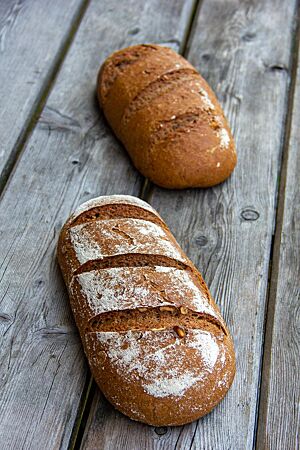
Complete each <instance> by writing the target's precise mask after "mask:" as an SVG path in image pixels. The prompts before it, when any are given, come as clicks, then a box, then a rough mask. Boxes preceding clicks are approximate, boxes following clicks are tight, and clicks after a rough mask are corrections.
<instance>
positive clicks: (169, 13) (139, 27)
mask: <svg viewBox="0 0 300 450" xmlns="http://www.w3.org/2000/svg"><path fill="white" fill-rule="evenodd" d="M160 3H161V2H160V1H159V0H155V1H144V0H130V1H127V2H118V1H117V0H115V1H112V0H105V1H102V2H99V1H97V0H95V1H93V2H91V4H90V6H89V7H88V9H87V11H86V13H85V16H84V18H83V20H82V22H81V25H80V28H79V30H78V32H77V34H76V37H75V40H74V42H73V44H72V46H71V48H70V51H69V53H68V55H67V58H66V60H65V61H64V64H63V66H62V69H61V72H60V73H59V75H58V78H57V80H56V83H55V86H54V89H53V91H52V93H51V94H50V96H49V98H48V100H47V103H46V107H45V108H44V110H43V112H42V115H41V118H40V120H39V121H38V124H37V126H36V128H35V129H34V131H33V133H32V135H31V136H30V138H29V140H28V142H27V144H26V147H25V149H24V152H23V153H22V155H21V157H20V158H19V160H18V162H17V164H16V166H15V171H14V173H13V175H12V176H11V178H10V179H9V182H8V184H7V185H6V189H5V191H4V193H3V196H2V202H1V205H0V216H1V224H0V236H1V239H0V254H1V256H2V263H1V267H0V279H1V284H0V295H1V297H0V298H1V306H0V332H1V348H0V380H1V396H0V439H1V448H3V449H11V448H13V449H19V448H22V449H23V448H25V449H40V448H41V447H42V448H43V449H53V448H67V446H68V443H69V440H70V434H71V431H72V427H73V425H74V420H75V418H76V413H77V409H78V405H79V403H80V396H81V393H82V390H83V386H84V383H85V378H86V363H85V360H84V357H83V352H82V348H81V345H80V342H79V339H78V336H77V333H76V332H75V326H74V323H73V321H72V318H71V312H70V309H69V305H68V303H69V302H68V298H67V295H66V291H65V288H64V286H63V282H62V279H61V276H60V272H59V270H58V267H57V263H56V258H55V247H56V243H57V237H58V233H59V230H60V228H61V226H62V224H63V222H64V221H65V220H66V218H67V216H68V215H69V213H70V211H71V210H72V209H73V208H74V206H75V205H77V204H79V203H80V202H82V201H84V200H86V199H88V198H91V197H94V196H96V195H100V194H105V193H131V194H137V193H138V192H139V190H140V188H141V182H142V178H141V177H140V176H139V174H138V173H137V172H136V171H135V170H134V169H133V167H132V166H131V164H130V162H129V159H128V157H127V156H126V154H125V152H124V151H123V149H122V148H121V146H120V145H119V144H118V143H117V142H116V140H115V138H114V137H113V136H112V134H111V131H110V130H107V128H106V125H105V123H104V122H103V120H101V118H100V115H99V109H98V106H97V102H96V99H95V81H96V75H97V71H98V68H99V65H100V62H101V61H103V60H104V58H105V57H106V56H107V55H108V54H109V53H110V52H112V51H113V50H116V49H118V48H120V47H122V46H124V45H130V44H132V43H137V42H144V41H154V42H164V43H170V44H173V45H175V46H177V48H178V45H179V43H180V42H181V41H182V39H183V37H184V34H185V24H186V23H187V22H188V19H189V16H190V13H191V11H192V5H193V2H192V1H188V2H181V1H180V0H178V1H174V2H172V3H171V2H170V3H169V2H166V3H165V4H164V7H163V8H161V7H160Z"/></svg>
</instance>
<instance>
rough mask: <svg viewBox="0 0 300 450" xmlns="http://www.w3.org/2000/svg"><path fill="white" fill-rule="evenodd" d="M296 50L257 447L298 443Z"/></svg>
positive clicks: (299, 117) (299, 112)
mask: <svg viewBox="0 0 300 450" xmlns="http://www.w3.org/2000/svg"><path fill="white" fill-rule="evenodd" d="M299 61H300V53H299V55H298V74H297V78H296V89H295V96H294V99H293V104H294V107H293V109H292V110H291V112H292V116H291V119H292V122H291V129H290V130H289V128H288V129H287V139H286V142H287V147H286V148H285V155H284V156H285V158H284V164H283V169H282V177H281V183H280V184H281V192H280V194H281V196H280V202H279V208H278V215H277V224H278V226H277V232H276V236H275V245H274V257H273V270H272V278H271V286H270V299H269V308H268V316H267V326H266V339H265V340H266V344H265V357H264V363H263V364H264V371H263V375H264V376H263V377H262V396H261V402H260V403H261V405H260V406H261V407H260V415H259V423H258V440H257V444H258V448H267V449H269V448H270V449H273V448H278V449H299V447H300V442H299V439H300V436H299V431H300V415H299V401H300V384H299V374H300V344H299V342H300V329H299V323H300V322H299V321H300V316H299V301H300V289H299V280H300V251H299V249H300V183H299V182H300V177H299V173H300V133H299V122H300V66H299Z"/></svg>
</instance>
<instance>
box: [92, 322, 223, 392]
mask: <svg viewBox="0 0 300 450" xmlns="http://www.w3.org/2000/svg"><path fill="white" fill-rule="evenodd" d="M90 334H91V333H90ZM92 334H93V335H94V336H95V338H96V340H97V344H98V345H99V349H100V348H101V351H105V353H106V355H107V357H108V358H109V361H110V364H112V365H113V367H114V368H115V370H116V371H117V372H118V373H120V374H123V376H124V377H125V378H127V379H128V380H131V381H132V382H134V380H137V379H138V380H139V381H140V382H141V383H142V387H143V389H144V391H145V392H146V393H148V394H149V395H152V396H154V397H169V396H175V397H180V396H182V395H183V394H184V393H185V392H186V391H187V390H188V389H190V388H191V387H192V386H194V385H195V384H197V383H203V382H205V379H206V378H207V377H208V376H209V374H210V373H211V372H212V371H213V370H214V367H215V365H216V362H217V360H218V358H219V359H220V353H221V355H222V353H223V352H224V348H223V345H222V343H219V342H217V339H216V338H215V337H214V336H213V335H212V334H211V333H209V332H206V331H202V330H189V332H188V335H187V336H186V338H185V339H184V341H183V340H181V339H179V338H176V337H175V336H174V334H173V333H172V331H161V332H153V331H143V332H139V331H128V332H125V333H118V332H105V333H102V332H97V333H92ZM88 343H89V336H88V335H87V345H88ZM97 344H96V346H95V347H94V352H95V351H97V350H98V346H97ZM187 349H192V350H193V351H192V352H190V353H189V356H190V366H189V367H187V366H186V358H187V355H186V351H187ZM221 367H222V366H221Z"/></svg>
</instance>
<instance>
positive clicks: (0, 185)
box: [0, 0, 90, 198]
mask: <svg viewBox="0 0 300 450" xmlns="http://www.w3.org/2000/svg"><path fill="white" fill-rule="evenodd" d="M89 3H90V0H82V4H81V6H80V7H79V8H78V11H77V13H76V14H75V17H74V20H73V23H72V25H71V26H70V30H69V34H68V35H67V36H66V38H65V39H64V40H63V41H62V43H61V45H60V48H59V49H58V52H57V55H56V57H55V58H54V61H53V65H52V67H51V68H50V69H49V72H48V75H47V76H46V78H45V81H44V84H43V86H42V87H41V90H40V92H39V93H38V95H37V100H36V105H33V107H32V110H31V111H30V112H29V114H28V118H27V121H26V122H25V123H24V127H23V130H22V131H21V133H20V135H19V138H18V140H17V141H16V144H15V147H14V148H13V149H12V151H11V153H10V155H9V156H8V158H7V161H6V162H5V164H4V166H3V169H2V172H1V173H0V198H1V196H2V193H3V192H4V190H5V187H6V185H7V183H8V180H9V178H10V176H11V175H12V174H13V172H14V168H15V166H16V163H17V161H18V159H19V158H20V156H21V154H22V151H23V149H24V148H25V146H26V142H27V141H28V139H29V138H30V136H31V133H32V131H33V130H34V128H35V126H36V124H37V121H38V118H39V116H40V114H41V112H42V110H43V108H44V106H45V104H46V101H47V98H48V96H49V94H50V92H51V90H52V87H53V85H54V83H55V80H56V77H57V75H58V73H59V71H60V68H61V66H62V64H63V61H64V59H65V57H66V55H67V53H68V51H69V48H70V46H71V44H72V42H73V40H74V38H75V36H76V33H77V30H78V28H79V26H80V23H81V21H82V19H83V17H84V15H85V12H86V9H87V7H88V5H89Z"/></svg>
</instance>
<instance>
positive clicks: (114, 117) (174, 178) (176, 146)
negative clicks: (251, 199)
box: [98, 45, 236, 188]
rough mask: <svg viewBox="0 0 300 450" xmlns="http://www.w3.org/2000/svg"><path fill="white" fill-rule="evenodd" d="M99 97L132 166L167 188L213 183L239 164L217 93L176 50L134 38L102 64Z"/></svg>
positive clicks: (203, 185) (205, 185) (222, 178)
mask: <svg viewBox="0 0 300 450" xmlns="http://www.w3.org/2000/svg"><path fill="white" fill-rule="evenodd" d="M98 98H99V101H100V104H101V106H102V108H103V111H104V114H105V116H106V118H107V120H108V122H109V123H110V125H111V126H112V128H113V130H114V132H115V133H116V135H117V136H118V138H119V139H120V140H121V141H122V142H123V144H124V145H125V147H126V149H127V151H128V153H129V155H130V157H131V159H132V161H133V163H134V165H135V166H136V168H137V169H138V170H140V171H141V172H142V174H143V175H144V176H146V177H148V178H149V179H150V180H152V181H153V182H154V183H156V184H158V185H160V186H163V187H166V188H187V187H207V186H213V185H215V184H218V183H220V182H222V181H224V180H225V179H226V178H227V177H228V176H229V175H230V173H231V172H232V170H233V169H234V167H235V164H236V152H235V146H234V141H233V138H232V135H231V132H230V129H229V126H228V123H227V121H226V119H225V117H224V113H223V111H222V109H221V107H220V105H219V103H218V101H217V98H216V96H215V95H214V93H213V91H212V90H211V89H210V87H209V86H208V84H207V83H206V81H205V80H204V79H203V78H202V77H201V75H200V74H199V73H198V72H197V71H196V69H195V68H194V67H193V66H192V65H191V64H190V63H189V62H188V61H186V60H185V59H184V58H183V57H181V56H180V55H178V54H177V53H175V52H174V51H173V50H171V49H169V48H166V47H160V46H158V45H136V46H134V47H128V48H125V49H123V50H120V51H118V52H115V53H113V54H112V55H111V56H109V57H108V58H107V60H106V61H105V62H104V64H103V65H102V67H101V70H100V72H99V77H98Z"/></svg>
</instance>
